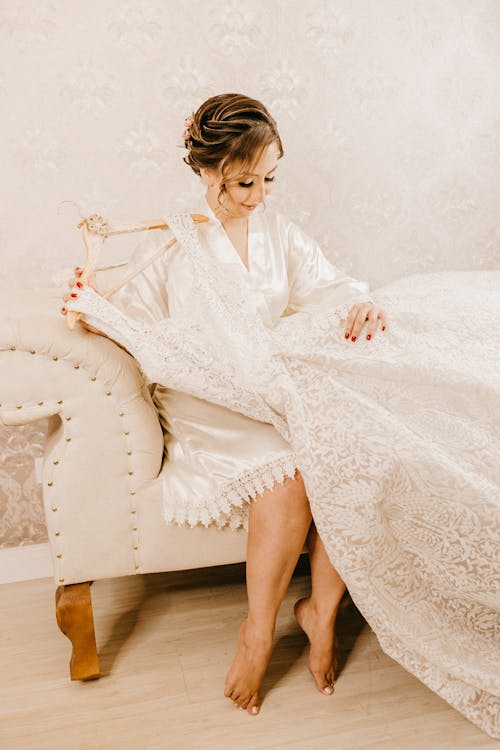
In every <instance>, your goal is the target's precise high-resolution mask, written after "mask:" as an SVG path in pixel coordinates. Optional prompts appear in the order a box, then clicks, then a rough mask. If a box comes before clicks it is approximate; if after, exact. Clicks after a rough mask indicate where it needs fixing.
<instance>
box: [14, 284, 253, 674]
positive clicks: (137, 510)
mask: <svg viewBox="0 0 500 750" xmlns="http://www.w3.org/2000/svg"><path fill="white" fill-rule="evenodd" d="M100 278H102V277H100ZM65 291H67V287H66V285H64V287H62V286H61V288H56V287H54V288H50V289H45V290H39V291H36V292H33V291H13V292H3V293H2V295H1V301H0V421H1V422H2V423H3V424H4V425H22V424H26V423H28V422H32V421H34V420H37V419H41V418H43V417H47V418H48V419H49V425H50V429H49V435H48V439H47V442H46V445H45V455H44V460H43V471H42V482H43V502H44V506H45V513H46V520H47V529H48V538H49V543H50V548H51V551H52V559H53V564H54V577H55V583H56V585H57V590H56V616H57V622H58V624H59V627H60V629H61V630H62V632H63V633H64V634H65V635H66V636H67V637H68V638H69V639H70V641H71V643H72V647H73V652H72V657H71V662H70V672H71V678H72V679H74V680H85V679H92V678H96V677H99V674H100V673H99V662H98V656H97V651H96V641H95V633H94V621H93V613H92V604H91V597H90V584H91V582H92V581H93V580H96V579H100V578H110V577H117V576H128V575H138V574H142V573H150V572H160V571H172V570H183V569H189V568H199V567H206V566H212V565H221V564H226V563H234V562H242V561H243V560H244V559H245V548H246V532H245V531H244V530H242V529H240V530H238V531H233V530H230V529H228V530H225V529H224V530H219V529H217V528H215V527H208V528H205V527H202V526H201V527H195V528H184V527H183V528H181V527H178V526H169V525H166V523H165V522H164V521H163V518H162V512H161V503H162V488H161V473H162V467H164V465H165V461H164V436H163V433H162V427H161V424H160V421H159V418H158V412H157V410H156V408H155V405H154V403H153V400H152V396H151V390H150V387H149V386H147V385H146V383H145V381H144V379H143V376H142V374H141V372H140V370H139V367H138V365H137V363H136V361H135V360H134V359H133V358H132V357H131V356H130V355H129V354H128V353H127V352H126V351H125V350H123V349H122V348H121V347H119V346H117V345H116V344H115V343H114V342H113V341H111V340H109V339H107V338H105V337H102V336H97V335H95V334H93V333H90V332H89V331H87V330H85V329H84V328H82V327H81V326H80V325H77V326H76V328H75V329H74V330H73V331H70V330H68V327H67V325H66V320H65V318H64V317H63V316H62V315H61V314H60V313H59V308H60V307H61V297H62V295H63V294H64V292H65Z"/></svg>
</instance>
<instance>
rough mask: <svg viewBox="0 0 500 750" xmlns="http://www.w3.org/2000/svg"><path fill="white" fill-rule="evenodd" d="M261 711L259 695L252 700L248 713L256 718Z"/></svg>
mask: <svg viewBox="0 0 500 750" xmlns="http://www.w3.org/2000/svg"><path fill="white" fill-rule="evenodd" d="M259 710H260V705H259V695H258V693H257V694H256V695H252V697H251V698H250V702H249V704H248V706H247V711H248V713H249V714H250V715H251V716H256V715H257V714H258V713H259Z"/></svg>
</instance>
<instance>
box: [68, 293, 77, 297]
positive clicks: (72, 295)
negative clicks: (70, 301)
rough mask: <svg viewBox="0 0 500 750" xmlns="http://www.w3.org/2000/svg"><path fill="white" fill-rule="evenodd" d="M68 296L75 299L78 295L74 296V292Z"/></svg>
mask: <svg viewBox="0 0 500 750" xmlns="http://www.w3.org/2000/svg"><path fill="white" fill-rule="evenodd" d="M70 296H71V297H74V298H76V297H78V294H75V292H71V295H70Z"/></svg>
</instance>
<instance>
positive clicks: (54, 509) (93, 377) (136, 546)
mask: <svg viewBox="0 0 500 750" xmlns="http://www.w3.org/2000/svg"><path fill="white" fill-rule="evenodd" d="M10 350H11V351H13V352H15V351H17V347H16V346H11V347H10ZM20 351H23V350H20ZM25 351H29V353H30V354H32V355H34V354H37V353H38V354H39V355H40V356H42V357H47V356H49V355H47V354H46V353H44V352H37V351H36V350H35V349H30V350H25ZM52 360H53V361H54V362H58V361H59V357H58V356H57V355H54V356H53V357H52ZM62 361H63V362H64V361H69V360H65V359H64V358H63V359H62ZM81 367H82V365H81V363H80V362H79V363H76V364H73V368H74V369H75V370H79V369H80V368H81ZM82 369H86V368H85V367H84V366H83V368H82ZM90 380H91V382H93V383H94V382H96V380H97V376H96V375H91V376H90ZM105 393H106V396H111V395H112V391H106V392H105ZM44 404H45V402H44V401H38V402H37V405H38V406H44ZM57 404H58V405H61V404H63V399H59V400H58V401H57ZM30 405H31V404H30ZM4 406H5V404H4ZM23 406H27V404H16V409H22V408H23ZM0 408H2V404H0ZM118 414H119V416H120V417H124V416H125V412H123V411H120V412H119V413H118ZM65 421H67V422H70V421H71V416H66V417H65ZM123 435H124V436H125V437H128V436H129V435H130V430H126V431H124V432H123ZM65 442H66V443H71V437H70V436H66V437H65ZM127 456H132V451H131V450H130V449H129V448H128V446H127ZM52 463H53V465H54V466H57V465H58V464H59V459H54V461H53V462H52ZM128 476H130V477H131V476H134V471H133V470H129V471H128ZM47 486H48V487H53V486H54V482H53V481H50V482H47ZM135 494H136V493H135V490H130V495H131V496H134V495H135ZM50 509H51V511H52V512H53V513H56V512H57V510H58V508H57V507H56V506H51V508H50ZM129 510H130V513H131V514H132V515H137V508H136V507H135V506H134V505H132V506H130V508H129ZM132 532H133V533H134V542H135V543H134V544H133V546H132V549H133V552H134V569H135V570H136V571H138V570H139V569H140V564H139V562H138V559H137V554H135V553H136V552H137V551H138V550H139V540H138V532H139V529H138V527H137V526H133V527H132ZM54 536H55V537H60V536H61V531H60V530H58V531H55V532H54ZM56 558H57V559H58V560H60V559H61V558H62V552H57V553H56ZM64 580H65V579H64V578H59V583H64Z"/></svg>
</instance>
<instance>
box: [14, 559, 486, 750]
mask: <svg viewBox="0 0 500 750" xmlns="http://www.w3.org/2000/svg"><path fill="white" fill-rule="evenodd" d="M308 591H309V575H308V570H307V564H304V563H303V561H301V563H300V564H299V566H298V569H297V571H296V574H295V575H294V577H293V579H292V582H291V584H290V587H289V590H288V593H287V595H286V598H285V601H284V603H283V606H282V608H281V612H280V615H279V618H278V623H277V630H276V639H275V647H274V650H273V655H272V658H271V663H270V665H269V669H268V673H267V675H266V677H265V681H264V685H263V696H264V699H263V704H262V708H261V713H260V714H259V715H258V716H257V717H251V716H249V715H248V714H247V713H246V712H244V711H238V710H237V709H236V708H234V706H233V705H232V703H231V702H230V701H229V700H228V699H227V698H225V697H224V695H223V683H224V677H225V675H226V672H227V670H228V668H229V666H230V663H231V661H232V657H233V654H234V650H235V646H236V637H237V632H238V626H239V623H240V622H241V620H242V618H243V617H244V616H245V612H246V594H245V583H244V566H243V565H231V566H222V567H219V568H208V569H204V570H195V571H183V572H179V573H161V574H151V575H147V576H137V577H130V578H117V579H112V580H105V581H96V582H95V583H94V584H93V585H92V587H91V594H92V600H93V605H94V613H95V624H96V635H97V644H98V650H99V656H100V661H101V669H102V672H103V677H102V678H101V679H100V680H96V681H92V682H87V683H75V682H71V681H70V680H69V676H68V675H69V671H68V662H69V656H70V644H69V641H67V639H66V638H65V637H64V636H63V635H62V634H61V633H60V632H59V630H58V628H57V625H56V622H55V609H54V583H53V581H52V579H39V580H36V581H23V582H18V583H12V584H4V585H3V586H0V603H1V611H2V640H1V646H0V648H1V652H0V654H1V659H2V662H1V663H2V666H3V679H2V682H1V688H0V690H1V693H0V719H1V720H0V747H2V748H5V750H35V748H36V750H45V749H49V748H50V750H59V748H60V749H61V750H63V748H64V750H66V749H67V748H68V747H71V748H72V750H115V749H118V748H120V750H128V749H129V748H130V749H131V750H132V748H133V750H137V748H139V749H140V750H165V749H166V748H168V749H170V748H172V750H173V749H174V748H175V750H195V748H196V750H199V748H201V749H202V750H211V749H212V748H213V749H214V750H226V749H228V750H229V748H231V749H232V748H235V747H237V748H238V750H284V748H287V750H288V749H290V750H327V749H328V750H452V748H453V750H457V749H462V748H463V750H476V749H478V750H480V749H481V750H482V749H483V748H484V749H486V748H493V747H498V743H497V742H496V741H495V740H492V739H491V738H489V737H488V736H487V735H486V734H484V733H483V732H481V731H480V730H479V729H478V728H477V727H475V726H474V725H473V724H472V723H471V722H469V721H468V720H467V719H465V718H464V717H463V716H462V715H461V714H459V713H458V712H457V711H455V710H454V709H453V708H451V707H450V706H449V705H448V704H447V703H446V702H445V701H443V700H442V699H441V698H439V697H438V696H437V695H436V694H434V693H433V692H432V691H430V690H429V689H428V688H427V687H426V686H425V685H423V684H422V683H421V682H419V681H418V680H417V679H416V678H415V677H413V676H412V675H411V674H409V673H408V672H406V671H405V670H404V669H403V668H402V667H401V666H399V664H397V663H396V662H395V661H394V660H392V659H391V658H390V657H389V656H387V655H386V654H384V653H383V652H382V650H381V649H380V646H379V645H378V641H377V639H376V637H375V635H374V633H373V632H372V631H371V629H370V628H369V626H368V625H367V623H366V622H365V621H364V619H363V618H362V616H361V615H360V613H359V612H358V610H357V609H356V608H355V607H354V605H353V604H352V603H351V605H350V606H349V607H348V608H347V609H346V611H345V612H344V613H343V615H342V617H341V618H340V619H339V623H338V635H339V644H340V651H341V653H340V656H341V664H342V670H341V674H340V676H339V678H338V681H337V683H336V686H335V692H334V695H333V696H331V697H330V696H324V695H321V694H320V693H319V692H318V691H317V690H316V688H315V686H314V683H313V680H312V677H311V676H310V674H309V672H308V669H307V643H306V639H305V636H304V635H303V633H302V632H301V631H300V629H299V628H298V626H297V625H296V623H295V621H294V619H293V616H292V609H293V603H294V602H295V600H296V599H298V598H299V597H301V596H304V595H305V594H307V593H308Z"/></svg>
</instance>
